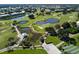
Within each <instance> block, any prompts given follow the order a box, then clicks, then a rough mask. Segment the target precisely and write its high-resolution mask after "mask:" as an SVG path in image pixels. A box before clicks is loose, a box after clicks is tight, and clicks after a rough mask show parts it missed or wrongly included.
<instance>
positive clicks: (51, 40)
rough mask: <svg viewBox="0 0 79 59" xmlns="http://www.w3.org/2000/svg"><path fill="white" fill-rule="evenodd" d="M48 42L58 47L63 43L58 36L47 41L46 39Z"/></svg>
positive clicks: (50, 37)
mask: <svg viewBox="0 0 79 59" xmlns="http://www.w3.org/2000/svg"><path fill="white" fill-rule="evenodd" d="M46 42H47V43H49V42H52V43H53V44H54V45H57V44H59V43H60V42H61V41H60V39H59V38H58V37H56V36H48V37H47V39H46Z"/></svg>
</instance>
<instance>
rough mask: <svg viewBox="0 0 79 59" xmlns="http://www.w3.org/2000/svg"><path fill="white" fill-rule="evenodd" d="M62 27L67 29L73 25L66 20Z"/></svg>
mask: <svg viewBox="0 0 79 59" xmlns="http://www.w3.org/2000/svg"><path fill="white" fill-rule="evenodd" d="M62 27H63V28H64V29H67V28H70V27H71V26H70V24H69V23H68V22H65V23H63V24H62Z"/></svg>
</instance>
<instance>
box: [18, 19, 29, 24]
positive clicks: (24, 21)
mask: <svg viewBox="0 0 79 59" xmlns="http://www.w3.org/2000/svg"><path fill="white" fill-rule="evenodd" d="M27 22H28V20H23V21H20V22H19V24H25V23H27Z"/></svg>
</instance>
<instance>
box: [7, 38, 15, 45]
mask: <svg viewBox="0 0 79 59" xmlns="http://www.w3.org/2000/svg"><path fill="white" fill-rule="evenodd" d="M15 43H16V42H15V41H14V38H13V37H10V38H9V39H8V46H13V45H14V44H15Z"/></svg>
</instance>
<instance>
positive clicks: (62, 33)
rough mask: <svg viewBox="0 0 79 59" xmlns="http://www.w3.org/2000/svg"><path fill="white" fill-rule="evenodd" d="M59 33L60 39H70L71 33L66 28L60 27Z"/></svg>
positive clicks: (66, 40)
mask: <svg viewBox="0 0 79 59" xmlns="http://www.w3.org/2000/svg"><path fill="white" fill-rule="evenodd" d="M57 34H58V37H59V38H60V40H63V41H65V42H68V41H69V33H68V32H67V31H66V30H64V29H59V30H58V33H57Z"/></svg>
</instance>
